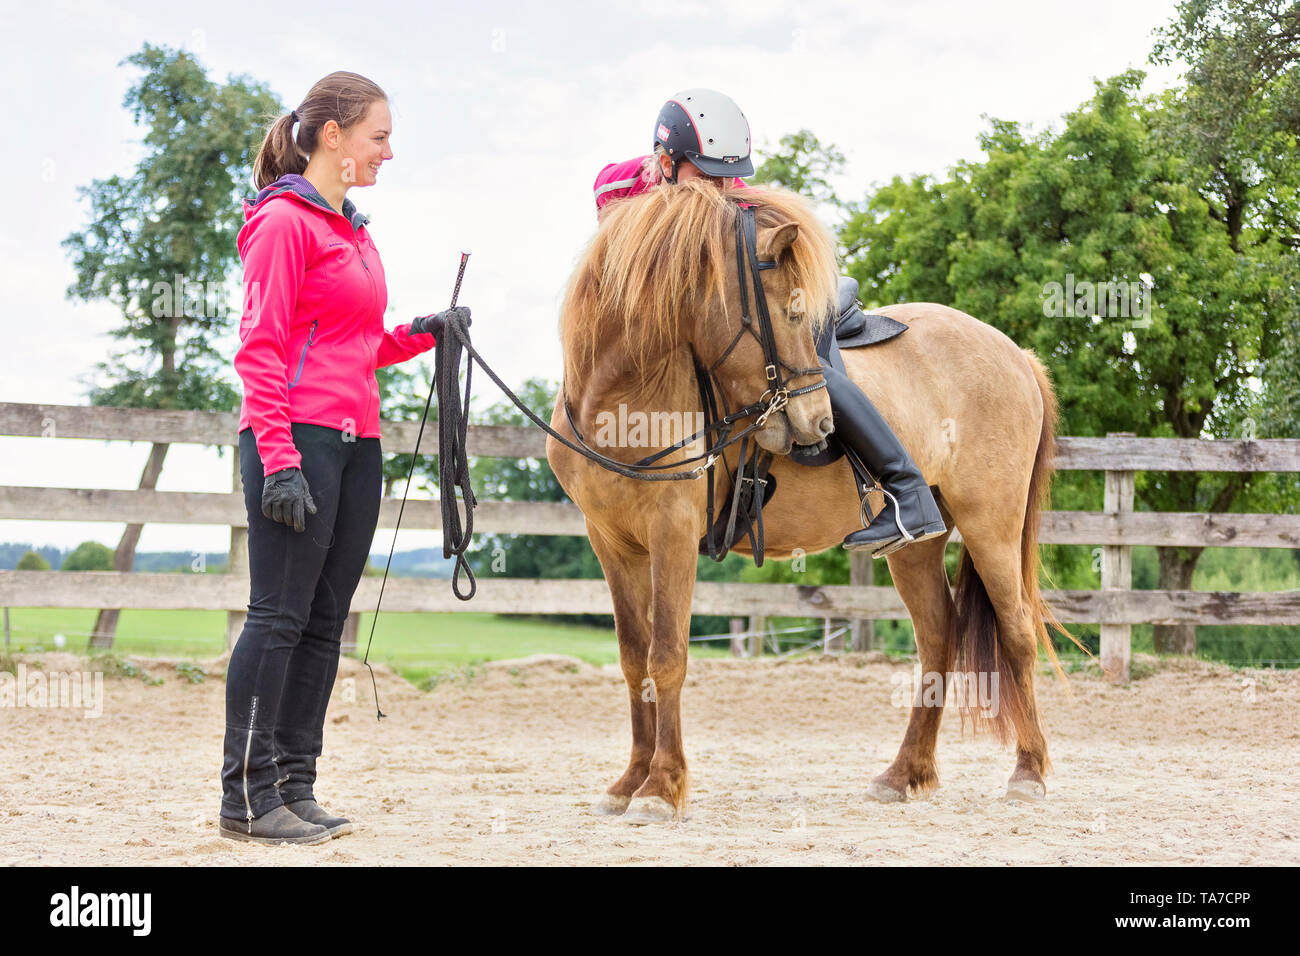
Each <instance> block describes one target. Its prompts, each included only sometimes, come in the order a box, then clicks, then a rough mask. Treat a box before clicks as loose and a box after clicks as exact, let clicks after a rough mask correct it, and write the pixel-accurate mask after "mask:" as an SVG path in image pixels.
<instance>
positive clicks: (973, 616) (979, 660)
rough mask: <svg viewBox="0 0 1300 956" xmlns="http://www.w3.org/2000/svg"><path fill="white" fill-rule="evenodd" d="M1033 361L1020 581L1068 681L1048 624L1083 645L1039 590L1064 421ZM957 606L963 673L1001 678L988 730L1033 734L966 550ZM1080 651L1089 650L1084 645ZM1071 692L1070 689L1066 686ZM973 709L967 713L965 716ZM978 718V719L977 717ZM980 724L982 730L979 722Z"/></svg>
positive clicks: (1046, 645)
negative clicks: (1036, 416)
mask: <svg viewBox="0 0 1300 956" xmlns="http://www.w3.org/2000/svg"><path fill="white" fill-rule="evenodd" d="M1022 351H1023V352H1024V355H1025V358H1026V359H1027V360H1028V361H1029V365H1030V368H1031V369H1032V370H1033V373H1034V380H1035V382H1036V383H1037V385H1038V392H1039V394H1040V395H1041V396H1042V399H1043V422H1042V427H1041V429H1040V431H1039V435H1038V450H1037V451H1036V452H1035V454H1034V465H1033V470H1032V472H1031V473H1030V477H1029V493H1028V495H1027V500H1026V501H1025V515H1024V519H1025V520H1024V526H1023V527H1022V529H1021V531H1020V579H1021V587H1022V593H1023V596H1024V607H1025V608H1026V609H1027V611H1028V612H1029V614H1030V616H1031V619H1032V622H1033V627H1034V634H1035V636H1036V638H1037V641H1038V644H1039V645H1040V646H1041V647H1042V648H1043V650H1044V651H1045V652H1046V654H1047V659H1048V660H1049V661H1051V663H1052V667H1053V668H1054V669H1055V671H1056V673H1057V676H1058V677H1060V678H1061V680H1062V681H1063V682H1064V681H1065V672H1064V671H1063V670H1062V669H1061V662H1060V660H1059V659H1058V658H1057V656H1056V648H1055V647H1054V646H1053V645H1052V638H1051V636H1050V634H1049V633H1048V625H1051V627H1052V628H1054V629H1055V630H1058V631H1060V632H1061V633H1062V634H1064V635H1065V636H1066V637H1068V638H1070V640H1072V641H1074V643H1076V644H1079V642H1078V640H1077V639H1076V638H1075V637H1074V635H1073V634H1071V633H1070V632H1069V631H1067V630H1066V629H1065V627H1064V626H1063V625H1062V624H1061V622H1060V621H1058V620H1057V618H1056V614H1055V613H1054V612H1053V611H1052V609H1051V607H1049V606H1048V604H1047V602H1046V601H1045V600H1044V599H1043V595H1042V591H1041V590H1040V589H1039V586H1038V575H1039V560H1038V522H1039V517H1040V513H1041V511H1042V506H1043V502H1044V501H1045V500H1046V499H1047V492H1048V489H1049V488H1050V486H1051V483H1052V474H1053V472H1054V471H1055V465H1054V458H1055V456H1056V423H1057V417H1058V410H1057V403H1056V392H1055V390H1054V389H1053V388H1052V382H1051V380H1050V379H1049V378H1048V374H1047V369H1045V368H1044V367H1043V364H1042V362H1040V361H1039V360H1038V356H1036V355H1035V354H1034V353H1033V352H1031V351H1030V350H1028V349H1023V350H1022ZM953 601H954V603H955V604H956V611H957V613H956V616H955V619H954V623H955V629H956V634H955V635H954V636H955V640H956V645H957V653H958V661H959V670H960V671H962V672H974V674H975V675H983V674H989V675H992V674H997V675H998V703H999V706H998V710H997V713H996V715H995V716H993V717H992V718H990V719H988V720H986V721H985V725H986V726H989V728H990V729H991V730H992V731H993V732H994V733H995V734H996V735H997V737H998V739H999V740H1000V741H1002V742H1003V743H1009V742H1011V741H1012V740H1014V739H1015V738H1016V737H1018V736H1023V734H1024V732H1025V731H1028V730H1029V729H1030V728H1029V727H1028V722H1029V719H1030V718H1029V712H1030V708H1029V703H1030V702H1029V701H1027V700H1025V699H1023V695H1022V693H1021V687H1022V685H1021V684H1020V683H1019V682H1018V681H1017V680H1016V679H1015V678H1016V674H1015V672H1014V670H1013V666H1014V662H1013V661H1012V659H1011V658H1010V655H1007V654H1005V653H999V641H998V626H997V615H996V614H995V613H994V610H993V602H992V601H990V600H989V595H988V591H986V590H985V588H984V582H983V581H982V580H980V576H979V573H978V572H977V571H976V570H975V564H974V562H973V561H972V560H971V557H970V552H969V551H967V550H966V549H965V548H964V547H963V548H962V553H961V563H960V566H959V567H958V570H957V584H956V589H955V594H954V595H953ZM1079 646H1080V647H1082V646H1083V645H1082V644H1080V645H1079ZM1066 686H1067V687H1068V684H1067V685H1066ZM970 711H971V708H970V707H969V706H968V707H965V708H963V714H965V713H968V712H970ZM972 716H974V715H973V714H972ZM975 725H976V726H977V727H978V726H980V722H979V720H978V719H977V720H976V721H975Z"/></svg>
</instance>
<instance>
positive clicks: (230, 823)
mask: <svg viewBox="0 0 1300 956" xmlns="http://www.w3.org/2000/svg"><path fill="white" fill-rule="evenodd" d="M220 831H221V835H222V836H223V837H225V838H226V839H228V840H241V841H243V842H245V843H261V844H264V845H266V846H278V845H279V844H281V843H305V844H308V845H313V844H316V843H324V842H326V841H327V840H329V838H330V832H329V830H327V829H325V827H323V826H319V825H318V824H315V823H308V822H307V821H306V820H302V819H300V818H299V817H298V815H297V814H294V813H291V812H290V811H289V810H288V809H286V808H285V807H282V806H281V807H276V808H275V809H274V810H271V811H270V812H269V813H264V814H262V815H261V816H260V817H254V818H253V819H252V820H232V819H231V818H230V817H221V822H220Z"/></svg>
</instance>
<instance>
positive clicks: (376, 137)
mask: <svg viewBox="0 0 1300 956" xmlns="http://www.w3.org/2000/svg"><path fill="white" fill-rule="evenodd" d="M392 131H393V116H392V113H390V112H389V109H388V102H387V101H386V100H375V101H374V102H372V103H371V104H370V107H369V108H368V109H367V110H366V114H365V116H363V117H362V118H361V119H360V120H358V121H357V122H356V123H355V124H353V126H352V127H351V128H350V129H348V130H343V129H341V128H340V127H339V124H338V123H336V122H335V121H334V120H329V121H328V122H326V123H325V125H324V126H323V127H321V131H320V136H319V139H318V146H319V149H318V150H317V152H320V153H321V154H322V159H324V158H325V157H328V161H327V164H328V166H330V167H333V169H334V170H337V173H336V175H337V177H338V181H339V182H341V183H342V184H343V186H344V188H348V187H351V186H373V185H374V184H375V183H376V182H377V181H378V175H379V169H380V167H381V166H382V165H383V163H384V162H385V161H386V160H389V159H392V158H393V150H392V147H391V146H390V145H389V139H390V137H391V136H392ZM314 165H317V157H316V153H313V154H312V158H311V162H310V163H309V164H308V169H309V172H308V175H307V178H308V179H312V176H311V174H310V169H311V167H312V166H314ZM322 171H325V170H322ZM325 172H326V175H328V171H325ZM314 181H315V180H313V182H314Z"/></svg>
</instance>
